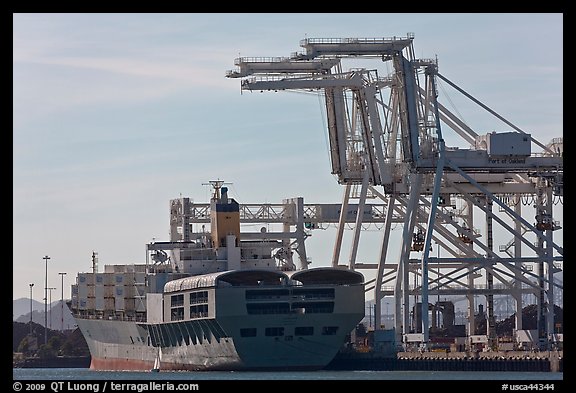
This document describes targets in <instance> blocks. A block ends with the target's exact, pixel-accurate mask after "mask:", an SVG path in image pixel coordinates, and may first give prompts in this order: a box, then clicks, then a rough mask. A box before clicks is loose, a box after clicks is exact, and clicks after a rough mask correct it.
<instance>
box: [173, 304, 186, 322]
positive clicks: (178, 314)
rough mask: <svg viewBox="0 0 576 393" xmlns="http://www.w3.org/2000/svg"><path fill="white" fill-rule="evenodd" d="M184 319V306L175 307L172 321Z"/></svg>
mask: <svg viewBox="0 0 576 393" xmlns="http://www.w3.org/2000/svg"><path fill="white" fill-rule="evenodd" d="M183 319H184V307H175V308H173V309H172V312H171V314H170V320H171V321H181V320H183Z"/></svg>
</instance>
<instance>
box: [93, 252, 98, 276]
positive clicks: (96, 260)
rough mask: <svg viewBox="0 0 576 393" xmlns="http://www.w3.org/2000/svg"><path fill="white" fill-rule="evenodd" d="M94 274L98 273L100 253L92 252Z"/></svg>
mask: <svg viewBox="0 0 576 393" xmlns="http://www.w3.org/2000/svg"><path fill="white" fill-rule="evenodd" d="M92 273H98V253H97V252H95V251H92Z"/></svg>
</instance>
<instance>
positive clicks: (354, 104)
mask: <svg viewBox="0 0 576 393" xmlns="http://www.w3.org/2000/svg"><path fill="white" fill-rule="evenodd" d="M413 39H414V36H413V35H412V34H408V35H407V36H406V37H391V38H306V39H304V40H302V41H300V46H301V47H303V48H304V49H305V51H304V52H298V53H293V54H292V55H291V56H289V57H274V58H259V57H252V58H246V57H242V58H237V59H236V60H235V65H236V66H237V68H236V69H235V70H233V71H228V72H227V73H226V76H227V77H229V78H242V79H241V89H242V90H243V91H280V90H297V91H306V92H309V91H313V92H317V93H320V94H322V95H323V98H324V102H325V107H326V118H327V128H328V130H327V131H328V136H329V141H330V158H331V165H332V173H333V174H334V175H335V177H336V178H337V180H338V182H339V183H340V184H342V185H343V187H344V196H343V200H342V206H341V209H340V212H341V215H340V218H339V220H338V229H337V234H336V241H335V245H334V251H333V258H332V264H333V266H338V265H339V263H340V250H341V246H342V240H343V231H344V228H345V226H346V223H347V222H350V221H351V220H350V217H349V214H348V215H347V212H349V208H348V206H349V201H350V199H351V198H353V197H357V198H358V204H357V205H356V207H357V208H355V211H356V212H358V213H357V214H356V216H355V217H354V218H353V220H352V221H353V222H355V226H354V233H353V236H352V244H351V248H350V250H351V252H350V255H349V258H348V260H347V265H348V267H349V268H350V269H375V270H376V272H375V279H374V280H373V281H372V282H373V286H370V287H369V288H367V290H371V289H374V300H375V304H376V305H377V306H376V307H375V321H380V320H381V319H380V318H381V307H380V304H381V300H382V299H383V297H385V296H394V298H395V305H396V306H395V312H394V320H395V331H396V334H397V340H398V342H400V341H401V342H405V341H406V338H407V335H409V334H411V333H416V334H420V336H421V342H422V344H423V345H427V344H428V342H429V327H430V321H429V319H430V316H429V313H430V312H431V310H432V308H431V306H432V304H431V303H430V296H432V295H460V296H465V297H466V298H467V303H468V306H467V309H468V315H467V334H468V335H474V334H475V330H476V328H475V322H474V311H475V305H474V297H475V296H477V295H482V296H485V299H486V313H487V315H486V321H487V324H486V325H487V328H486V329H487V330H486V333H485V334H486V336H487V339H488V342H489V343H490V344H491V345H494V344H495V339H496V334H495V316H494V301H493V296H494V295H508V296H512V298H513V299H514V300H515V306H516V307H515V311H516V319H515V322H516V329H517V330H519V329H522V318H521V315H522V307H523V304H522V294H527V293H528V294H534V296H535V298H536V303H537V305H538V336H539V343H540V345H541V347H542V348H548V347H549V346H550V345H551V343H552V341H553V339H554V338H553V333H554V314H553V313H554V308H553V304H554V302H553V299H554V291H555V290H559V291H562V290H563V287H562V285H561V284H559V283H558V282H556V281H555V280H554V273H556V272H558V271H560V270H561V268H562V262H563V247H562V246H560V245H558V244H557V243H556V242H555V241H554V231H555V230H557V229H560V228H561V226H560V224H559V222H558V221H555V220H554V218H553V205H554V204H556V203H562V202H563V144H562V143H563V142H562V137H558V138H554V139H552V140H551V141H550V142H549V143H547V144H544V143H541V142H539V141H538V140H536V139H535V138H534V137H532V136H531V134H530V133H528V132H525V131H523V130H522V129H520V128H519V127H517V126H515V125H514V124H512V123H511V122H510V121H508V120H506V119H505V118H504V117H503V116H501V115H499V114H498V113H496V112H495V111H494V110H492V109H491V108H489V107H488V106H487V105H485V104H484V103H482V102H480V101H479V100H477V99H476V98H474V97H473V96H472V95H470V94H469V93H467V92H466V91H465V90H463V89H462V88H460V87H459V86H457V85H456V84H455V83H453V82H452V81H450V80H449V79H448V78H446V77H445V76H443V75H442V74H440V73H439V71H438V64H437V60H435V59H418V58H416V57H415V55H414V48H413ZM344 60H346V61H349V60H354V61H356V62H357V63H360V61H364V60H373V61H374V60H376V61H377V62H378V64H379V65H380V66H382V65H385V66H387V67H388V69H390V70H391V72H389V73H388V74H387V75H383V73H382V71H379V69H378V68H377V67H375V68H361V67H359V68H351V69H350V70H347V71H343V70H342V68H343V67H342V62H343V61H344ZM439 79H440V80H442V81H443V82H445V83H446V84H448V85H450V86H451V87H452V88H454V89H455V90H456V91H458V92H459V93H461V94H463V95H464V96H465V97H466V98H468V99H470V100H471V101H472V102H474V103H475V104H477V105H478V107H480V108H482V109H484V110H486V111H487V112H488V113H490V114H492V115H493V116H494V117H496V118H497V119H498V120H500V121H501V122H503V123H504V124H506V129H505V131H503V132H498V133H496V132H490V133H486V132H485V133H479V132H477V131H475V130H474V129H473V128H472V126H470V125H468V124H466V123H465V122H464V121H462V120H461V119H460V118H459V117H458V116H456V115H455V114H454V113H452V112H451V111H450V110H448V109H447V108H446V107H445V106H444V105H442V104H441V103H440V102H439V101H438V99H437V98H438V90H437V83H438V80H439ZM448 135H450V138H451V139H450V140H460V141H462V142H463V143H465V144H467V147H464V148H463V147H461V146H454V147H452V146H447V145H446V144H445V140H446V137H447V136H448ZM533 147H535V148H536V149H537V150H539V152H538V153H534V152H532V148H533ZM353 189H355V190H358V189H359V192H357V193H356V194H353V192H352V190H353ZM369 198H372V199H379V203H378V204H367V203H366V202H367V199H369ZM523 204H528V206H527V209H524V211H523V209H522V206H523ZM367 206H368V207H369V210H370V209H374V206H378V210H379V211H380V213H381V214H380V215H379V217H378V219H379V221H380V222H382V223H383V227H382V242H381V247H380V250H381V251H380V256H379V259H378V260H376V261H373V262H372V263H357V262H356V255H357V251H358V247H359V240H360V235H361V229H362V224H363V223H364V222H365V221H364V220H365V219H366V216H367V215H366V214H363V212H365V209H366V207H367ZM496 209H498V210H496ZM526 210H527V211H526ZM534 212H535V214H534ZM368 217H369V218H371V219H374V215H373V214H368ZM526 217H528V218H526ZM372 222H374V221H372ZM392 224H399V225H401V227H402V235H401V251H400V254H399V256H395V255H392V253H391V252H390V250H397V249H398V248H399V246H398V245H397V244H392V243H391V241H390V238H391V232H392V228H393V225H392ZM394 226H395V227H397V226H398V225H394ZM476 226H483V227H484V230H478V229H476ZM495 232H497V233H498V239H499V240H502V241H504V242H507V243H506V244H503V245H501V246H500V247H499V248H497V247H496V245H495V244H494V240H495V238H494V235H495ZM502 233H503V234H504V235H501V234H502ZM502 236H505V237H502ZM433 242H435V244H436V245H437V247H441V248H442V249H443V250H444V251H443V254H444V255H445V256H443V257H442V258H440V257H439V253H438V255H437V256H436V257H434V256H432V255H430V254H431V253H430V251H431V246H432V243H433ZM410 273H412V274H413V275H414V277H415V282H417V284H415V285H411V283H410V282H409V277H410ZM480 278H483V279H484V280H485V282H484V283H482V284H480V283H479V282H480ZM411 296H414V298H415V299H419V301H412V303H411ZM411 305H412V306H414V312H412V313H411V311H410V307H411ZM411 315H412V317H411ZM415 321H416V322H415ZM375 328H376V329H379V328H380V323H379V322H376V323H375Z"/></svg>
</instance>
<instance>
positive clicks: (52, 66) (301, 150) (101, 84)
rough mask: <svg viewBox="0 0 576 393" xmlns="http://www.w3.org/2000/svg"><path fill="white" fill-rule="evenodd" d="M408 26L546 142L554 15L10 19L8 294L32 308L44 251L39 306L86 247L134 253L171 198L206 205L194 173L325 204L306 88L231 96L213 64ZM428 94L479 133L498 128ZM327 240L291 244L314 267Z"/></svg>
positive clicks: (363, 249) (365, 255)
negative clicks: (307, 41)
mask: <svg viewBox="0 0 576 393" xmlns="http://www.w3.org/2000/svg"><path fill="white" fill-rule="evenodd" d="M406 33H414V36H415V39H414V49H415V53H416V56H417V57H421V58H435V57H436V56H437V58H438V64H439V71H440V73H441V74H442V75H444V76H446V77H447V78H448V79H450V80H452V81H453V82H455V83H456V84H458V85H459V86H461V87H462V88H463V89H464V90H466V91H467V92H469V93H471V94H472V95H474V96H475V97H476V98H478V99H480V100H481V101H482V102H484V103H485V104H487V105H488V106H489V107H491V108H492V109H494V110H495V111H496V112H498V113H499V114H501V115H502V116H504V117H505V118H507V119H508V120H510V121H511V122H512V123H514V124H515V125H517V126H518V127H520V128H521V129H523V130H524V131H526V132H528V133H530V134H532V135H533V136H534V137H536V138H537V139H538V140H540V141H541V142H543V143H547V142H548V141H550V140H551V139H552V138H554V137H560V136H562V134H563V124H562V117H563V16H562V14H380V13H370V14H362V13H352V14H332V13H330V14H323V13H315V14H306V13H302V14H282V13H278V14H261V13H258V14H251V13H245V14H153V13H152V14H151V13H148V14H129V13H124V14H106V13H104V14H55V13H51V14H14V15H13V146H12V153H13V168H12V173H13V181H12V186H13V189H12V195H13V213H12V214H13V216H12V218H13V229H12V230H13V298H14V299H17V298H21V297H29V296H30V287H29V284H30V283H34V284H35V286H34V289H33V298H34V299H36V300H38V301H42V299H43V297H44V293H43V292H44V291H43V288H44V275H45V260H44V259H43V257H44V256H45V255H48V256H50V260H49V262H48V286H49V287H54V288H56V291H55V292H54V293H53V294H52V297H53V299H52V300H53V301H54V300H58V299H59V298H60V293H61V276H60V275H58V273H59V272H66V273H67V275H66V276H65V277H64V297H65V298H69V297H70V285H71V284H72V283H73V282H74V278H75V276H76V273H78V272H87V271H90V268H91V255H92V251H96V252H98V255H99V263H100V266H102V265H104V264H124V263H144V262H145V244H146V243H149V242H150V241H152V239H156V240H168V234H169V220H168V219H169V200H170V199H173V198H178V197H179V196H188V197H190V198H192V199H193V200H194V201H196V202H199V203H204V202H208V200H209V197H210V193H209V189H208V187H206V186H203V185H202V183H206V182H208V181H209V180H215V179H222V180H225V181H227V182H231V183H232V185H231V186H230V189H231V190H230V191H231V196H232V197H234V198H235V199H236V200H237V201H238V202H239V203H266V202H267V203H280V202H281V201H282V199H284V198H291V197H297V196H301V197H304V202H305V203H340V202H341V199H342V193H343V188H342V186H340V185H338V183H337V181H336V179H335V178H334V177H333V175H331V174H330V171H331V169H330V160H329V155H328V150H327V131H326V125H325V123H326V120H325V116H326V115H325V111H324V110H323V108H322V104H321V102H320V101H319V99H318V97H317V96H315V95H306V94H300V93H294V92H279V93H273V92H270V93H264V94H260V93H250V92H243V93H242V94H241V91H240V81H239V79H228V78H226V77H225V72H226V71H227V70H231V69H234V59H235V58H237V57H239V56H289V55H290V54H291V53H292V52H296V51H302V50H303V49H302V48H300V47H299V42H300V40H302V39H304V38H344V37H390V36H405V35H406ZM444 89H445V90H444ZM439 93H440V96H439V100H440V101H441V102H442V103H444V105H445V106H447V107H449V109H452V107H451V105H452V104H453V105H454V107H455V108H456V111H457V113H458V114H459V115H461V116H462V118H463V119H464V120H465V121H466V122H467V124H469V125H472V127H473V128H474V129H475V130H477V131H478V132H479V133H485V132H491V131H509V130H510V128H509V127H508V126H506V125H504V124H502V123H499V122H497V121H496V120H495V119H494V118H492V117H486V116H484V115H482V116H481V115H480V114H479V109H477V107H476V109H474V108H472V107H470V105H469V104H467V103H466V102H465V100H460V99H459V98H457V97H456V93H454V91H452V92H449V91H448V87H447V85H444V87H442V85H441V86H440V91H439ZM448 138H449V137H447V144H448V145H450V140H449V139H448ZM461 147H462V148H468V147H469V146H465V145H464V146H461ZM529 218H530V220H531V219H532V217H529ZM335 235H336V232H335V230H334V229H333V228H332V229H330V230H325V231H314V232H313V234H312V237H310V238H309V239H308V240H307V243H306V246H307V252H308V256H309V257H310V258H311V259H312V261H313V264H312V266H328V265H329V264H330V258H331V255H332V248H333V243H334V239H335ZM378 235H379V234H378V232H377V231H372V232H371V233H370V234H367V235H366V236H363V238H362V240H361V245H360V250H359V256H358V259H359V261H360V260H362V261H365V262H373V260H370V259H371V258H372V259H373V258H374V255H377V253H375V252H374V250H378V249H379V243H378V242H379V240H378ZM346 236H347V238H346V237H345V244H348V243H349V241H348V240H346V239H350V236H351V235H350V234H347V235H346ZM559 243H560V244H561V240H560V241H559ZM398 247H399V246H398ZM346 256H347V251H346V245H345V246H344V249H343V251H342V258H345V257H346ZM341 261H342V259H341ZM101 271H102V267H101Z"/></svg>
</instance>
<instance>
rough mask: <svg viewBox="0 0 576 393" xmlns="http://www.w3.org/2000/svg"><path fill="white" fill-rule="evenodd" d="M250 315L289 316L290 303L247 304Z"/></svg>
mask: <svg viewBox="0 0 576 393" xmlns="http://www.w3.org/2000/svg"><path fill="white" fill-rule="evenodd" d="M246 310H247V311H248V314H288V313H289V312H290V304H289V303H255V304H247V305H246Z"/></svg>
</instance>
